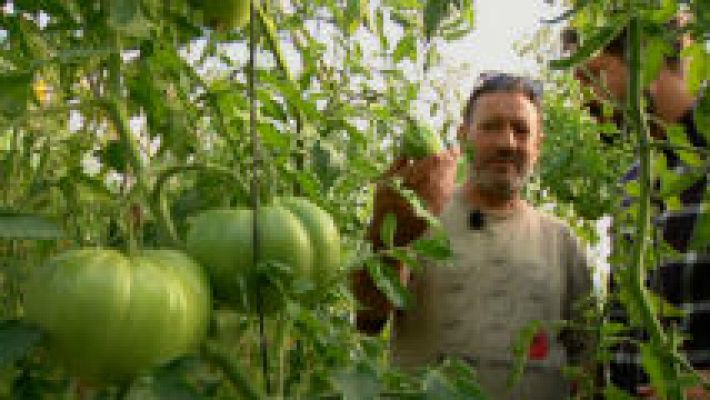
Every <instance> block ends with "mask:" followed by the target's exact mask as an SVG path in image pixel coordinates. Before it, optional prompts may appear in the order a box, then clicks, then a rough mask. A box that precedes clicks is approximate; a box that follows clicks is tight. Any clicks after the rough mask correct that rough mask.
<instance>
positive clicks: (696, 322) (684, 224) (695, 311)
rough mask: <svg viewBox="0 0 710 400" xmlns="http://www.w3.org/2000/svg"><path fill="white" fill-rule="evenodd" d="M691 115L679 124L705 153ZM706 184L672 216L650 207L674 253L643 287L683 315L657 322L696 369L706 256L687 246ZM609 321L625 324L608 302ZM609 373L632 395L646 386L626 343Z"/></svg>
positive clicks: (705, 316) (708, 344) (705, 346)
mask: <svg viewBox="0 0 710 400" xmlns="http://www.w3.org/2000/svg"><path fill="white" fill-rule="evenodd" d="M693 115H694V113H693V110H690V111H689V112H688V113H687V114H686V115H685V116H684V118H683V119H682V120H681V121H680V123H681V124H682V125H683V126H684V128H685V131H686V134H687V135H688V141H689V143H690V144H692V145H693V146H696V147H703V148H707V143H705V141H704V140H703V137H702V135H700V133H699V132H698V131H697V129H696V127H695V123H694V120H693ZM664 153H665V156H666V159H667V165H668V168H669V169H670V170H673V171H674V172H675V173H678V174H683V173H685V172H686V171H687V166H686V165H684V163H683V162H682V161H680V159H679V158H678V155H677V154H675V153H673V152H672V151H669V150H664ZM638 168H639V166H638V164H636V165H635V166H633V167H632V168H631V170H630V171H629V173H627V174H626V176H624V178H623V179H622V182H629V181H631V180H636V179H637V178H638V174H639V169H638ZM708 181H709V179H708V174H706V175H705V176H704V177H703V178H701V179H700V180H698V181H696V182H695V183H694V184H693V185H692V186H690V187H689V188H687V189H686V190H684V191H683V192H682V193H681V194H680V196H679V197H680V202H681V208H680V210H678V211H669V210H667V209H666V207H665V205H664V204H663V203H662V202H660V201H655V202H654V206H655V208H656V210H658V212H659V214H658V215H657V216H656V218H654V228H655V232H656V234H657V235H659V236H660V235H662V238H663V241H665V242H666V243H667V244H668V245H670V246H671V247H672V248H673V249H674V250H675V251H677V252H678V253H677V255H675V256H673V257H672V258H670V257H665V258H661V259H660V260H659V262H658V265H657V268H656V269H655V270H653V271H651V272H650V273H649V274H648V278H647V282H646V283H647V285H648V287H650V288H651V289H652V290H653V291H654V292H656V293H658V294H660V295H661V297H663V298H664V299H665V300H666V301H668V302H669V303H670V304H672V305H674V306H675V307H677V308H680V309H681V310H683V311H684V312H685V315H684V316H683V317H680V318H679V317H674V318H670V317H667V318H662V323H663V324H664V326H669V325H670V323H671V322H673V323H675V324H677V325H676V326H677V327H678V328H680V330H681V332H683V333H684V334H686V335H688V336H689V339H688V340H687V341H686V342H684V345H683V351H684V353H685V354H686V356H687V357H688V359H689V360H690V362H691V363H692V364H693V365H694V366H695V367H696V368H700V369H708V368H710V252H708V251H707V249H706V250H705V251H702V252H698V251H696V250H692V249H691V248H690V242H691V239H692V234H693V232H694V230H695V226H696V223H698V221H699V220H700V218H699V215H700V214H701V213H702V212H703V207H702V203H703V197H705V196H706V193H709V192H710V185H708ZM656 184H658V182H657V183H656ZM631 201H632V200H631V199H630V198H628V197H627V198H626V199H624V204H622V206H623V207H628V206H629V205H630V204H631ZM706 202H707V201H706ZM704 212H708V211H707V210H705V211H704ZM706 221H707V220H706ZM620 225H621V230H620V232H619V233H620V234H621V235H622V236H623V237H624V238H625V239H626V240H628V242H629V243H630V242H631V240H632V237H633V236H634V235H635V232H634V231H633V230H628V229H626V228H625V227H624V222H621V224H620ZM627 227H628V226H627ZM659 242H661V241H660V240H655V241H654V244H653V245H654V246H657V245H658V244H659ZM614 270H617V274H618V273H619V272H618V271H619V270H618V267H612V279H611V280H610V284H611V293H615V292H616V291H617V288H616V285H617V283H616V282H615V280H614ZM610 320H611V321H612V322H623V323H626V322H627V321H628V320H627V315H626V313H625V311H624V309H623V307H622V306H621V305H620V304H619V303H618V302H614V303H612V307H611V311H610ZM631 337H634V338H636V339H648V336H647V335H646V334H645V332H643V331H642V330H640V329H635V330H633V331H632V332H631ZM610 373H611V380H612V382H613V383H614V384H615V385H616V386H618V387H620V388H623V389H625V390H627V391H628V392H630V393H633V394H635V393H636V388H637V387H638V386H639V385H642V384H646V383H648V376H647V375H646V373H645V372H644V371H643V368H642V367H641V357H640V355H639V352H638V349H637V347H636V346H634V345H632V344H631V343H628V342H626V343H622V344H620V345H619V346H618V347H617V348H615V349H614V354H613V358H612V360H611V364H610Z"/></svg>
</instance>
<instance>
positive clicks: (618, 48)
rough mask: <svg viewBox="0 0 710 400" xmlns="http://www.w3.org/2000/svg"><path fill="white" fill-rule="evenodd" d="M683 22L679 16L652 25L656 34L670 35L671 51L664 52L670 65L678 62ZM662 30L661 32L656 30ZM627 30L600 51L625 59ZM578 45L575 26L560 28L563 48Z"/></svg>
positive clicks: (681, 45)
mask: <svg viewBox="0 0 710 400" xmlns="http://www.w3.org/2000/svg"><path fill="white" fill-rule="evenodd" d="M682 24H683V22H682V21H681V19H680V18H677V17H676V18H672V19H671V20H670V21H668V22H666V23H665V24H663V25H662V26H656V27H654V28H655V30H656V32H654V33H656V34H658V33H660V34H664V33H670V34H671V35H672V40H671V41H670V44H671V51H670V53H669V54H666V57H665V60H666V63H667V64H668V65H670V66H672V67H676V66H678V64H679V63H680V52H681V50H683V39H682V37H681V36H680V35H679V32H680V30H681V27H682ZM659 30H662V31H663V32H658V31H659ZM628 35H629V30H628V27H624V28H623V29H621V31H620V32H619V33H618V34H617V35H616V36H615V37H614V38H613V39H612V40H611V41H610V42H609V43H607V44H606V46H604V48H603V49H602V52H604V53H606V54H608V55H610V56H613V57H617V58H619V59H621V60H622V61H626V51H627V43H628V42H627V41H628ZM578 45H579V35H578V33H577V30H576V29H575V28H571V27H568V28H565V29H563V30H562V46H563V48H564V49H571V48H575V47H577V46H578Z"/></svg>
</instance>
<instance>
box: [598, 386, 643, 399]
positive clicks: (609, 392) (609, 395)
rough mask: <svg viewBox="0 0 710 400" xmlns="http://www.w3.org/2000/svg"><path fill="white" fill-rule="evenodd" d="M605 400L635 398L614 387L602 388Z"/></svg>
mask: <svg viewBox="0 0 710 400" xmlns="http://www.w3.org/2000/svg"><path fill="white" fill-rule="evenodd" d="M604 399H605V400H635V399H636V397H634V396H631V395H630V394H629V392H627V391H625V390H622V389H619V388H618V387H616V386H613V385H611V386H607V387H605V388H604Z"/></svg>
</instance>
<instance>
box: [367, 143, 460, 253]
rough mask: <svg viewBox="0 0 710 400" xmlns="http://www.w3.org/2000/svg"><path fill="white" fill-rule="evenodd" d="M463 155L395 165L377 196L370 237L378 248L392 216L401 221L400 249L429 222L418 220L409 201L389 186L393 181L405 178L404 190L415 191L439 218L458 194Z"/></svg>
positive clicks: (397, 241)
mask: <svg viewBox="0 0 710 400" xmlns="http://www.w3.org/2000/svg"><path fill="white" fill-rule="evenodd" d="M459 155H460V151H459V149H458V148H453V149H450V150H447V151H444V152H441V153H438V154H435V155H432V156H430V157H427V158H424V159H422V160H411V159H399V160H397V161H395V162H394V163H393V164H392V166H391V167H390V169H389V170H388V171H387V172H386V173H385V174H384V175H383V177H382V178H381V179H380V183H379V184H378V185H377V189H376V192H375V204H374V215H373V219H372V224H371V225H370V231H369V233H368V236H369V239H370V240H371V241H372V242H373V243H374V244H375V247H380V246H381V245H382V243H381V242H380V240H379V230H380V226H381V224H382V221H383V220H384V217H385V215H387V214H388V213H392V214H394V215H395V217H396V219H397V229H396V231H395V240H394V242H395V245H396V246H402V245H406V244H407V243H409V242H410V241H412V240H414V239H416V238H417V237H419V236H420V235H421V234H422V233H423V232H424V231H425V230H426V227H427V224H426V221H424V220H423V219H421V218H419V217H417V216H416V214H415V213H414V210H413V209H412V207H411V206H410V205H409V203H408V202H407V200H406V199H404V198H403V197H402V196H401V195H400V194H399V193H398V192H397V191H396V190H394V189H392V188H391V187H389V186H388V185H389V184H390V183H391V182H390V179H391V178H394V177H399V178H401V179H402V184H403V186H404V187H405V188H408V189H411V190H413V191H414V192H415V193H416V194H417V195H418V196H419V197H420V198H421V199H422V200H423V201H424V203H425V205H426V207H427V209H428V211H429V212H431V213H432V214H433V215H439V214H440V213H441V212H442V211H443V209H444V206H445V205H446V203H447V202H448V201H449V199H450V198H451V196H452V194H453V192H454V188H455V180H456V168H457V161H458V157H459Z"/></svg>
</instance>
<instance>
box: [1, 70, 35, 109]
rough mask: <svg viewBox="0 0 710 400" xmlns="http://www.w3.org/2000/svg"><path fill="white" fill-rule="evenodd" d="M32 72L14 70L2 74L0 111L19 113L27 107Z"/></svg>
mask: <svg viewBox="0 0 710 400" xmlns="http://www.w3.org/2000/svg"><path fill="white" fill-rule="evenodd" d="M31 83H32V74H31V73H27V72H13V73H7V74H2V75H0V88H2V90H0V112H4V113H7V114H10V115H12V114H19V113H22V112H24V110H25V109H26V108H27V101H28V100H29V98H30V86H31Z"/></svg>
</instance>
